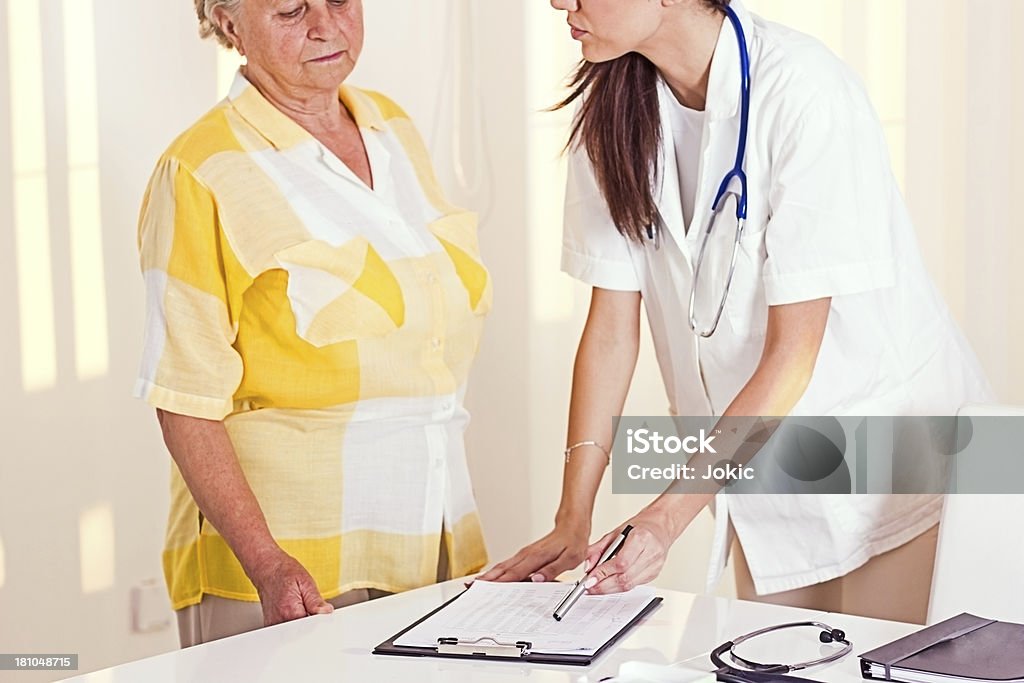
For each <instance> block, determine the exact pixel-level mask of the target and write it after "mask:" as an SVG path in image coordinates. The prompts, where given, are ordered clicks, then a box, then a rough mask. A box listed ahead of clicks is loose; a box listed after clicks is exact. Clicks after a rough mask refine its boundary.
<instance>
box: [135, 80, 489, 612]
mask: <svg viewBox="0 0 1024 683" xmlns="http://www.w3.org/2000/svg"><path fill="white" fill-rule="evenodd" d="M340 98H341V101H342V102H343V103H344V105H345V106H346V107H347V108H348V110H349V111H350V112H351V113H352V115H353V117H354V118H355V120H356V123H357V124H358V125H359V128H360V132H361V133H362V136H363V140H364V143H365V145H366V151H367V154H368V156H369V160H370V166H371V169H372V172H373V181H374V182H373V185H374V187H373V189H370V188H369V187H367V186H366V185H365V184H364V183H363V182H362V181H361V180H359V178H358V177H357V176H356V175H355V174H354V173H352V171H351V170H350V169H349V168H348V167H347V166H346V165H345V164H344V163H342V162H341V161H340V160H339V159H338V158H337V157H335V156H334V155H333V154H332V153H331V152H330V151H328V150H327V148H326V147H324V146H323V145H322V144H320V143H319V142H318V141H317V140H316V139H315V138H313V137H312V136H311V135H310V134H309V133H308V132H306V131H305V130H304V129H303V128H301V127H300V126H299V125H298V124H296V123H295V122H294V121H292V120H291V119H290V118H288V117H287V116H286V115H284V114H283V113H281V112H280V111H279V110H278V109H276V108H275V107H274V106H273V105H271V104H270V103H269V102H268V101H267V100H266V99H264V98H263V96H262V95H260V93H259V92H258V91H257V90H256V88H254V87H253V86H252V85H251V84H249V82H248V81H246V80H245V78H244V77H243V76H242V75H241V74H239V75H238V76H237V77H236V79H235V83H234V85H233V86H232V88H231V92H230V94H229V95H228V97H227V98H226V99H225V100H224V101H222V102H221V103H220V104H219V105H218V106H217V107H215V108H214V109H213V110H212V111H210V112H209V113H208V114H206V115H205V116H204V117H203V118H202V119H200V120H199V121H198V122H197V123H196V124H195V125H193V126H192V127H191V128H190V129H189V130H187V131H186V132H185V133H184V134H182V135H181V136H180V137H179V138H178V139H177V140H176V141H175V142H174V143H173V144H172V145H171V147H170V148H169V149H168V150H167V151H166V152H165V153H164V155H163V157H162V158H161V159H160V161H159V163H158V165H157V168H156V171H155V172H154V174H153V177H152V179H151V181H150V185H149V188H148V190H147V192H146V196H145V199H144V202H143V207H142V213H141V217H140V224H139V251H140V254H141V262H142V270H143V274H144V277H145V282H146V292H147V304H146V310H147V315H146V331H145V344H144V350H143V358H142V363H141V369H140V372H139V378H138V382H137V385H136V394H137V395H138V396H139V397H141V398H144V399H145V400H146V401H148V402H149V403H150V404H152V405H154V406H156V407H159V408H162V409H164V410H167V411H169V412H174V413H180V414H184V415H191V416H195V417H201V418H207V419H212V420H221V419H222V420H223V421H224V424H225V426H226V428H227V431H228V434H229V435H230V437H231V441H232V443H233V444H234V447H235V450H236V452H237V454H238V458H239V461H240V462H241V466H242V469H243V471H244V472H245V476H246V479H247V480H248V482H249V484H250V486H251V487H252V489H253V491H254V493H255V494H256V498H257V500H258V501H259V503H260V506H261V508H262V510H263V513H264V514H265V515H266V518H267V522H268V524H269V526H270V530H271V533H272V534H273V535H274V537H275V539H277V541H278V543H279V544H280V545H281V546H282V547H283V548H284V549H285V550H286V551H287V552H289V553H290V554H292V555H293V556H294V557H296V558H297V559H298V560H299V561H300V562H301V563H302V564H303V565H304V566H305V567H306V568H307V569H308V570H309V571H310V573H311V574H312V576H313V578H314V579H315V580H316V582H317V585H318V586H319V588H320V591H321V592H322V593H323V594H324V597H326V598H330V597H334V596H336V595H339V594H341V593H343V592H345V591H348V590H352V589H356V588H377V589H381V590H386V591H402V590H407V589H410V588H415V587H417V586H422V585H425V584H428V583H431V582H432V581H434V580H435V576H436V567H437V560H438V546H439V540H440V539H439V534H440V533H441V531H442V528H444V530H445V532H446V534H447V538H446V543H447V546H448V552H449V555H450V566H451V571H452V574H453V576H461V575H465V574H468V573H471V572H474V571H476V570H478V569H480V568H481V567H483V565H484V564H485V563H486V561H487V557H486V551H485V549H484V544H483V537H482V534H481V531H480V523H479V518H478V516H477V512H476V504H475V501H474V499H473V494H472V490H471V487H470V481H469V473H468V471H467V467H466V459H465V451H464V446H463V431H464V429H465V427H466V424H467V422H468V418H469V416H468V414H467V412H466V410H465V408H464V407H463V401H462V398H463V393H464V390H465V385H466V379H467V374H468V372H469V368H470V364H471V362H472V360H473V357H474V355H475V353H476V350H477V346H478V342H479V338H480V333H481V328H482V323H483V318H484V315H485V314H486V313H487V311H488V310H489V309H490V306H491V284H490V278H489V276H488V273H487V271H486V269H485V268H484V267H483V265H481V263H480V255H479V248H478V244H477V235H476V217H475V215H474V214H471V213H468V212H465V211H462V210H461V209H458V208H456V207H454V206H452V205H450V204H449V203H447V202H446V201H445V199H444V198H443V196H442V193H441V189H440V186H439V185H438V183H437V180H436V179H435V177H434V173H433V170H432V168H431V165H430V161H429V159H428V156H427V151H426V148H425V147H424V145H423V142H422V141H421V139H420V137H419V135H418V134H417V132H416V130H415V128H414V126H413V124H412V122H411V121H410V120H409V118H408V117H407V116H406V114H405V113H404V112H403V111H402V110H401V109H400V108H399V107H398V106H396V105H395V104H394V103H393V102H391V101H390V100H389V99H387V98H386V97H384V96H382V95H380V94H378V93H374V92H370V91H363V90H358V89H355V88H352V87H348V86H342V88H341V90H340ZM163 563H164V571H165V575H166V579H167V584H168V590H169V591H170V595H171V601H172V603H173V606H174V608H175V609H180V608H182V607H185V606H188V605H192V604H196V603H198V602H199V600H200V599H201V597H202V596H203V595H204V594H211V595H217V596H220V597H225V598H233V599H237V600H251V601H255V600H258V596H257V594H256V590H255V589H254V588H253V586H252V584H251V583H250V582H249V580H248V578H247V577H246V575H245V573H244V572H243V571H242V568H241V566H240V564H239V563H238V560H237V559H236V558H235V557H234V555H233V554H232V552H231V550H230V549H229V548H228V546H227V544H226V543H225V541H224V540H223V538H222V537H221V536H220V535H219V534H218V533H217V531H216V530H215V529H214V528H213V527H212V526H211V524H210V523H209V521H207V520H204V519H203V518H202V517H201V516H200V513H199V510H198V508H197V507H196V504H195V501H194V500H193V499H192V496H191V495H190V493H189V491H188V489H187V487H186V486H185V483H184V481H183V480H182V478H181V475H180V473H179V472H178V470H177V468H176V467H172V481H171V511H170V519H169V523H168V530H167V542H166V548H165V551H164V557H163Z"/></svg>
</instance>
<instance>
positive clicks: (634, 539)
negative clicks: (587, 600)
mask: <svg viewBox="0 0 1024 683" xmlns="http://www.w3.org/2000/svg"><path fill="white" fill-rule="evenodd" d="M627 524H632V525H633V530H632V531H631V532H629V535H628V536H626V540H625V542H624V543H623V544H622V547H621V548H620V549H619V552H618V553H616V554H615V556H614V557H613V558H611V559H610V560H608V561H607V562H605V563H603V564H600V565H598V566H597V568H596V569H594V571H593V573H592V574H591V575H590V577H589V578H587V580H586V582H585V583H584V585H585V586H586V588H587V593H589V594H591V595H605V594H608V593H621V592H624V591H628V590H631V589H632V588H634V587H635V586H640V585H643V584H645V583H649V582H651V581H653V580H654V579H655V578H657V576H658V574H659V573H661V568H662V567H663V566H664V565H665V558H666V557H667V556H668V549H669V548H670V547H672V542H673V541H675V539H676V536H675V535H674V534H673V532H672V530H671V525H670V524H669V523H668V520H667V519H665V518H664V516H663V515H661V514H659V513H655V512H652V511H650V510H643V511H641V512H640V513H639V514H637V515H636V516H635V517H633V518H632V519H630V520H627V521H626V522H623V523H622V524H620V525H619V526H618V527H616V528H615V529H614V530H612V531H609V532H608V533H607V534H605V535H604V536H602V537H601V538H600V540H598V541H597V542H596V543H594V544H592V545H591V546H590V547H589V548H587V557H586V560H585V561H584V563H583V570H584V571H589V570H590V568H591V567H593V566H594V564H595V563H596V562H597V561H598V560H599V559H600V558H601V554H602V553H603V552H604V551H605V548H607V547H608V544H609V543H611V542H612V541H613V540H615V537H616V536H618V535H619V533H620V532H621V531H622V529H623V528H624V527H625V526H626V525H627Z"/></svg>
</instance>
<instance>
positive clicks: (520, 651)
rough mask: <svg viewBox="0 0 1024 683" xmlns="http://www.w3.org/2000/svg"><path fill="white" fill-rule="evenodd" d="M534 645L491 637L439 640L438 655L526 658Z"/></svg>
mask: <svg viewBox="0 0 1024 683" xmlns="http://www.w3.org/2000/svg"><path fill="white" fill-rule="evenodd" d="M532 648H533V643H531V642H529V641H526V640H517V641H516V642H514V643H503V642H501V641H499V640H495V639H494V638H491V637H490V636H484V637H482V638H477V639H476V640H460V639H459V638H438V639H437V653H438V654H440V655H471V656H473V655H475V656H478V657H479V656H483V657H525V656H526V655H528V654H530V650H531V649H532Z"/></svg>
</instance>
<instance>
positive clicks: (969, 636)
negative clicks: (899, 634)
mask: <svg viewBox="0 0 1024 683" xmlns="http://www.w3.org/2000/svg"><path fill="white" fill-rule="evenodd" d="M860 665H861V674H862V675H863V676H864V678H868V679H873V680H879V681H904V682H905V683H937V682H944V683H945V682H949V683H953V682H955V681H1001V682H1006V683H1022V682H1024V625H1022V624H1011V623H1008V622H1002V621H995V620H992V619H982V618H980V617H976V616H974V615H972V614H966V613H965V614H961V615H959V616H956V617H953V618H952V619H947V620H946V621H943V622H940V623H938V624H935V625H934V626H929V627H928V628H925V629H922V630H921V631H918V632H917V633H912V634H911V635H909V636H906V637H905V638H900V639H899V640H896V641H893V642H891V643H889V644H888V645H883V646H882V647H880V648H877V649H875V650H872V651H871V652H865V653H864V654H862V655H861V656H860Z"/></svg>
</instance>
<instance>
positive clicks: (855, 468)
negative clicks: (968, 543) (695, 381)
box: [612, 416, 1024, 494]
mask: <svg viewBox="0 0 1024 683" xmlns="http://www.w3.org/2000/svg"><path fill="white" fill-rule="evenodd" d="M613 428H614V430H615V440H614V442H613V448H612V490H613V492H615V493H661V492H663V491H668V492H670V493H714V492H717V491H719V490H722V489H723V488H724V489H725V490H726V491H728V492H729V493H736V494H746V493H759V494H764V493H786V494H792V493H796V494H818V493H831V494H862V493H1024V418H1022V417H994V416H985V417H963V416H961V417H955V416H932V417H904V416H893V417H832V416H823V417H787V418H776V417H729V418H714V417H667V416H664V417H662V416H646V417H620V418H616V419H615V421H614V424H613Z"/></svg>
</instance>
